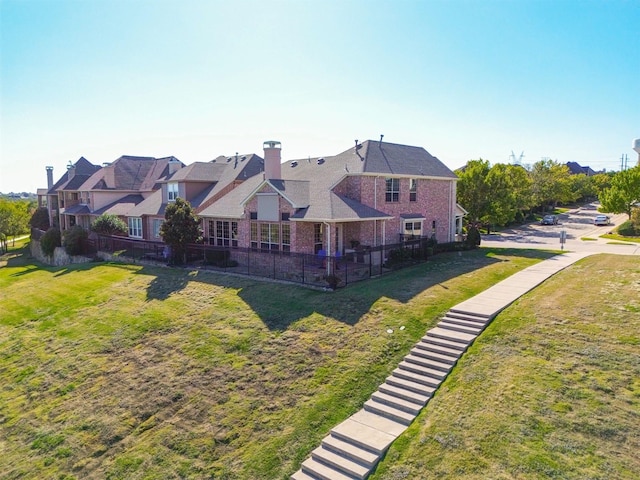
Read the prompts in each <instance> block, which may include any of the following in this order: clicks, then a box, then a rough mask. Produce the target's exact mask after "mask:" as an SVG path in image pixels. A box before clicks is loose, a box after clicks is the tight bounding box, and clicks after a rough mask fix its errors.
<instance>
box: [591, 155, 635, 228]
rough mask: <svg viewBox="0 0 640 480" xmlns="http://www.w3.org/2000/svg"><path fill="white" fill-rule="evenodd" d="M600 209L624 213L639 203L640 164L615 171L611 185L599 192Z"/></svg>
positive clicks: (629, 214) (627, 212)
mask: <svg viewBox="0 0 640 480" xmlns="http://www.w3.org/2000/svg"><path fill="white" fill-rule="evenodd" d="M599 198H600V204H601V210H602V211H604V212H611V213H626V214H627V215H628V216H629V218H631V210H632V209H633V207H634V206H636V205H639V204H640V165H638V166H637V167H634V168H630V169H629V170H623V171H621V172H618V173H616V174H615V175H614V176H613V177H612V178H611V187H609V188H607V189H605V190H604V191H603V192H602V193H601V194H600V197H599Z"/></svg>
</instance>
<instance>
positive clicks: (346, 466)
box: [311, 447, 371, 479]
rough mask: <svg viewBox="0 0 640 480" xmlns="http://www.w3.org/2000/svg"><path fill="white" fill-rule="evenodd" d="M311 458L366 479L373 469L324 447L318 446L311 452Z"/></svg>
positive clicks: (346, 473) (353, 476) (350, 474)
mask: <svg viewBox="0 0 640 480" xmlns="http://www.w3.org/2000/svg"><path fill="white" fill-rule="evenodd" d="M311 458H312V459H314V460H316V461H317V462H320V463H324V464H325V465H328V466H329V467H331V468H333V469H335V470H338V471H339V472H340V473H342V474H345V475H349V476H351V477H352V478H358V479H364V478H366V477H367V475H368V474H369V471H370V470H371V468H369V467H365V466H364V465H360V464H359V463H356V462H354V461H353V460H351V459H349V458H347V457H344V456H342V455H340V454H338V453H335V452H332V451H331V450H328V449H326V448H323V447H318V448H316V449H315V450H314V451H313V452H311Z"/></svg>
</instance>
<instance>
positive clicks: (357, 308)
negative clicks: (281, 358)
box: [7, 248, 556, 331]
mask: <svg viewBox="0 0 640 480" xmlns="http://www.w3.org/2000/svg"><path fill="white" fill-rule="evenodd" d="M27 252H28V250H25V251H23V254H22V255H21V256H13V257H11V258H9V259H8V260H7V265H10V266H13V267H26V270H24V271H21V272H16V273H14V274H12V275H13V276H19V275H26V274H28V273H32V272H35V271H39V270H47V271H49V272H53V273H54V276H59V275H65V274H68V273H71V272H78V271H89V270H91V269H92V268H95V267H96V266H101V265H108V266H109V267H115V268H123V269H127V270H130V271H131V272H132V273H135V274H138V275H148V276H150V277H152V279H151V281H150V283H149V285H148V287H147V301H149V300H160V301H162V300H165V299H167V298H168V297H169V296H170V295H171V294H173V293H177V292H180V291H181V290H183V289H184V288H185V287H186V286H187V285H188V284H189V283H190V282H201V283H206V284H209V285H215V286H219V287H223V288H230V289H234V290H237V292H238V293H237V295H238V296H239V297H240V298H241V299H242V300H243V301H244V302H245V303H246V304H247V305H248V306H249V307H250V308H251V309H252V310H253V311H254V312H255V313H256V314H257V315H258V316H259V318H260V319H261V320H262V321H263V322H264V324H265V325H266V326H267V327H268V328H269V329H270V330H274V331H282V330H286V329H287V328H288V327H289V326H290V325H291V324H292V323H294V322H296V321H298V320H300V319H301V318H306V317H307V316H309V315H312V314H314V313H316V314H320V315H323V316H325V317H327V318H332V319H336V320H338V321H341V322H343V323H345V324H348V325H355V324H356V323H357V322H358V321H359V320H360V318H362V316H363V315H365V314H366V313H368V312H369V311H370V310H371V307H372V306H373V304H374V303H375V302H377V301H378V300H380V299H381V298H390V299H393V300H396V301H399V302H402V303H406V302H408V301H410V300H411V299H412V298H414V297H415V296H416V295H418V294H420V292H422V291H424V290H426V289H428V288H431V287H433V286H437V285H440V286H442V288H445V289H446V288H447V287H446V286H444V285H442V284H443V283H445V282H446V281H448V280H450V279H452V278H454V277H458V276H461V275H467V274H470V273H472V272H474V271H476V270H479V269H481V268H484V267H487V266H489V265H492V264H495V263H497V262H505V261H508V257H525V258H536V259H541V260H544V259H547V258H550V257H552V256H555V255H556V253H554V252H551V251H546V250H535V249H531V250H524V249H503V248H481V249H478V250H472V251H465V252H462V253H461V254H459V253H457V252H454V253H445V254H439V255H436V256H433V257H431V259H430V260H429V261H428V262H426V263H423V264H420V265H416V266H412V267H407V268H404V269H400V270H396V271H394V272H392V273H388V274H385V275H383V276H380V277H376V278H372V279H368V280H363V281H361V282H358V283H354V284H350V285H349V286H347V287H345V288H341V289H338V290H336V291H319V290H315V289H310V288H306V287H304V286H301V285H298V284H285V283H282V282H273V281H270V280H268V279H264V278H257V277H249V276H247V277H244V276H236V275H234V276H231V275H228V274H223V273H219V272H212V271H204V270H196V269H189V268H179V267H178V268H176V267H174V268H167V267H160V266H148V265H142V266H141V265H138V264H125V263H117V262H113V263H111V262H109V263H107V262H91V263H84V264H73V265H67V266H63V267H50V266H46V265H43V264H41V263H40V262H38V261H37V260H36V259H34V258H32V257H30V256H29V255H28V254H27ZM496 256H499V257H503V258H497V257H496ZM505 257H506V258H505Z"/></svg>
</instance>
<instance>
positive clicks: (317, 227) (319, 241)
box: [313, 223, 324, 253]
mask: <svg viewBox="0 0 640 480" xmlns="http://www.w3.org/2000/svg"><path fill="white" fill-rule="evenodd" d="M323 240H324V235H323V231H322V224H321V223H314V224H313V252H314V253H318V252H319V251H320V250H322V245H323V243H324V242H323Z"/></svg>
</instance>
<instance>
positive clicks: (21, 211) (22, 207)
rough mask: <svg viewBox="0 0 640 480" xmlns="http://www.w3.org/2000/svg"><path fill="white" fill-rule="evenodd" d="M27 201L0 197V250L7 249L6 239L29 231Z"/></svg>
mask: <svg viewBox="0 0 640 480" xmlns="http://www.w3.org/2000/svg"><path fill="white" fill-rule="evenodd" d="M29 215H30V213H29V202H28V201H24V200H17V201H16V200H7V199H0V251H6V250H7V240H8V239H9V237H13V241H14V242H15V237H16V235H19V234H21V233H27V232H28V231H29Z"/></svg>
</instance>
